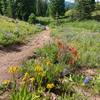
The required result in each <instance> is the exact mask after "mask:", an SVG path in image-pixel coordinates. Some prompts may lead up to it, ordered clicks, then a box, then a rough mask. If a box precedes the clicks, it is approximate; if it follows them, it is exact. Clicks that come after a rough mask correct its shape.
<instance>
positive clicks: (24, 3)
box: [14, 0, 35, 20]
mask: <svg viewBox="0 0 100 100" xmlns="http://www.w3.org/2000/svg"><path fill="white" fill-rule="evenodd" d="M34 3H35V2H34V0H16V2H15V5H14V8H15V16H16V17H18V18H20V19H23V20H28V17H29V16H30V14H31V13H34Z"/></svg>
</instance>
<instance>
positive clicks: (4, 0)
mask: <svg viewBox="0 0 100 100" xmlns="http://www.w3.org/2000/svg"><path fill="white" fill-rule="evenodd" d="M1 6H2V7H1V9H2V14H3V15H7V0H1Z"/></svg>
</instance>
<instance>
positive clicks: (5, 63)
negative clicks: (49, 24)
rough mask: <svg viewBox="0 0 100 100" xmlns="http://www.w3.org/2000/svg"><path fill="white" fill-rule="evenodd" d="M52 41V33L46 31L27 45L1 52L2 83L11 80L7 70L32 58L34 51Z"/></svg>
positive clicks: (0, 78)
mask: <svg viewBox="0 0 100 100" xmlns="http://www.w3.org/2000/svg"><path fill="white" fill-rule="evenodd" d="M49 40H50V31H49V30H45V31H43V32H41V33H40V34H38V35H36V36H35V37H34V38H33V39H31V40H30V41H29V42H28V43H27V44H24V45H20V46H14V47H12V49H9V50H5V49H4V50H0V83H1V82H2V81H3V80H5V79H9V78H11V76H10V75H9V74H8V72H7V68H8V67H9V66H12V65H16V64H21V63H22V62H23V61H25V60H27V59H28V58H30V57H32V56H33V54H34V49H35V48H38V47H42V46H43V45H44V44H46V43H48V42H49Z"/></svg>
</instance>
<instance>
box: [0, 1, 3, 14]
mask: <svg viewBox="0 0 100 100" xmlns="http://www.w3.org/2000/svg"><path fill="white" fill-rule="evenodd" d="M0 14H3V13H2V0H0Z"/></svg>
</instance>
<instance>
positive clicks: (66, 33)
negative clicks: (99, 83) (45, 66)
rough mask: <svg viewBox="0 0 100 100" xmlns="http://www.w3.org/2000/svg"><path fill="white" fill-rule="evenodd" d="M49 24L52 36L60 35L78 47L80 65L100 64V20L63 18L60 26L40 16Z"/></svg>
mask: <svg viewBox="0 0 100 100" xmlns="http://www.w3.org/2000/svg"><path fill="white" fill-rule="evenodd" d="M38 19H39V20H40V21H41V22H42V23H44V24H49V26H50V27H51V29H52V36H54V37H59V38H61V39H62V40H63V41H65V42H66V43H68V44H71V45H74V46H75V47H77V49H78V51H79V54H80V62H79V64H80V65H83V66H85V65H86V66H90V67H93V66H100V55H99V54H100V22H97V21H95V20H85V21H80V22H79V21H69V20H68V19H67V18H65V19H61V20H60V23H62V24H61V25H60V24H59V25H58V26H56V23H55V22H54V21H53V20H52V19H50V18H47V17H46V18H41V17H39V18H38Z"/></svg>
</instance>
